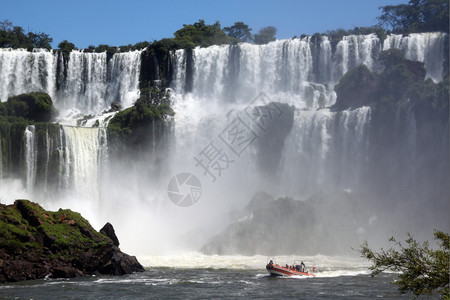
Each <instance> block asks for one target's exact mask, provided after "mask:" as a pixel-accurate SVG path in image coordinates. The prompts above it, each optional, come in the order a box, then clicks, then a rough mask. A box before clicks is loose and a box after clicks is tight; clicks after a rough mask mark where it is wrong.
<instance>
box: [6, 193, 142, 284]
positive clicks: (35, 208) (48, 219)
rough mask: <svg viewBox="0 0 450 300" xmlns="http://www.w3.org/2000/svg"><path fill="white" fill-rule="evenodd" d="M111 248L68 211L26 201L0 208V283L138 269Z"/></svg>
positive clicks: (106, 239)
mask: <svg viewBox="0 0 450 300" xmlns="http://www.w3.org/2000/svg"><path fill="white" fill-rule="evenodd" d="M111 227H112V226H111ZM110 230H111V229H110ZM112 231H114V229H112ZM116 244H118V241H112V240H111V238H109V237H108V236H106V235H105V234H102V233H100V232H97V231H96V230H94V229H93V228H92V226H91V225H90V224H89V222H88V221H87V220H86V219H84V218H83V217H82V216H81V215H80V214H79V213H76V212H73V211H71V210H68V209H60V210H58V211H56V212H51V211H46V210H45V209H43V208H42V207H41V206H39V205H38V204H36V203H33V202H30V201H28V200H17V201H16V202H15V203H14V204H13V205H8V206H7V205H0V266H1V268H0V282H5V281H20V280H27V279H38V278H44V277H45V276H48V275H50V276H51V277H54V278H58V277H63V278H67V277H76V276H82V275H92V274H111V275H122V274H128V273H131V272H138V271H143V270H144V269H143V267H142V266H141V265H140V264H139V262H138V261H137V260H136V258H135V257H132V256H128V255H127V254H124V253H122V252H121V251H120V249H119V248H118V247H117V246H116Z"/></svg>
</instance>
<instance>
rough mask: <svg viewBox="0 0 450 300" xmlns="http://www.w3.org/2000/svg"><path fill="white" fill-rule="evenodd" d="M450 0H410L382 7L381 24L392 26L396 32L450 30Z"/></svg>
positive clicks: (379, 18) (379, 19)
mask: <svg viewBox="0 0 450 300" xmlns="http://www.w3.org/2000/svg"><path fill="white" fill-rule="evenodd" d="M448 3H449V1H448V0H410V1H409V3H408V4H400V5H388V6H382V7H380V8H381V9H382V11H383V13H382V15H381V16H380V17H378V18H377V19H378V21H379V24H380V25H381V26H385V27H389V28H392V31H393V32H395V33H411V32H433V31H442V32H447V33H448V32H449V5H448Z"/></svg>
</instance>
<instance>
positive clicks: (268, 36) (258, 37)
mask: <svg viewBox="0 0 450 300" xmlns="http://www.w3.org/2000/svg"><path fill="white" fill-rule="evenodd" d="M276 33H277V29H276V28H275V27H273V26H267V27H264V28H261V29H260V30H259V31H258V33H256V34H255V35H254V36H253V39H254V41H255V44H258V45H263V44H267V43H269V42H272V41H275V39H276V38H275V34H276Z"/></svg>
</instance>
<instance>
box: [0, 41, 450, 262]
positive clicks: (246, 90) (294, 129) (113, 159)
mask: <svg viewBox="0 0 450 300" xmlns="http://www.w3.org/2000/svg"><path fill="white" fill-rule="evenodd" d="M446 38H448V37H447V36H445V35H439V34H419V35H414V36H412V37H401V36H391V37H388V39H387V40H385V41H384V43H382V42H381V41H380V40H379V39H378V38H377V37H376V36H375V35H368V36H350V37H345V38H344V39H343V40H342V41H340V42H339V43H338V44H337V46H336V48H335V49H332V46H331V43H330V41H329V40H328V39H327V38H324V39H322V41H321V42H320V43H319V44H317V45H315V46H314V47H312V46H311V45H310V41H309V37H307V38H304V39H293V40H279V41H275V42H272V43H269V44H267V45H263V46H256V45H250V44H245V43H244V44H240V45H238V46H228V45H227V46H211V47H208V48H196V49H195V50H193V59H192V66H191V67H192V70H193V72H192V74H189V73H188V72H187V69H189V68H187V65H186V64H188V63H189V62H188V60H187V59H186V57H187V55H188V53H187V51H184V50H177V51H176V52H175V53H173V69H174V74H173V81H172V82H171V89H172V96H171V101H172V106H173V108H174V111H175V113H176V114H175V116H174V117H172V118H170V119H168V120H166V122H165V123H164V124H163V125H161V124H159V125H154V126H150V127H148V128H145V129H144V130H146V131H148V138H147V139H146V141H145V143H143V144H142V145H141V146H140V147H139V148H137V149H134V150H133V151H123V150H120V149H119V150H117V148H115V147H116V146H117V145H112V144H111V141H110V140H109V137H108V135H107V131H106V129H105V128H103V127H102V126H100V127H99V128H84V127H73V125H75V124H76V122H74V119H75V118H74V117H73V116H74V115H77V114H81V115H89V114H90V115H93V116H94V117H93V118H91V120H90V121H89V122H90V123H87V124H93V121H94V120H100V125H104V124H105V123H106V120H105V117H104V114H102V112H104V111H105V110H107V109H108V108H109V106H110V104H111V103H112V102H114V101H117V99H119V100H120V102H121V104H122V105H123V107H128V106H130V105H131V103H133V101H135V100H136V99H137V97H138V78H139V74H138V73H136V70H137V69H139V67H137V66H138V65H139V64H140V60H139V58H138V57H139V55H138V54H139V53H129V54H115V56H116V55H121V56H120V57H119V56H117V57H115V58H113V59H115V61H113V62H112V63H111V62H109V63H111V64H112V66H116V65H117V64H119V62H120V64H119V66H117V68H114V67H112V66H110V67H108V68H106V67H105V66H106V64H108V62H107V61H106V54H105V55H104V57H103V56H101V55H103V54H95V55H98V56H101V57H100V58H99V59H97V60H94V57H92V55H94V54H89V53H81V52H73V53H72V54H71V57H72V56H73V60H71V63H72V64H73V65H72V66H69V70H67V72H68V74H72V75H70V76H73V78H74V80H73V81H70V82H75V79H79V78H82V76H79V74H80V73H81V72H82V70H84V69H90V70H95V72H93V73H92V76H93V77H92V78H88V79H86V78H85V79H84V80H82V81H81V82H79V83H78V85H77V84H73V85H71V86H66V87H65V88H64V89H63V92H61V91H58V92H56V91H54V85H52V84H45V85H44V86H41V87H39V89H43V90H45V89H48V92H49V94H50V95H52V98H53V99H54V102H55V106H56V107H57V108H58V110H59V112H60V118H59V121H60V122H61V123H63V124H65V125H62V126H61V127H60V128H59V130H58V131H57V132H58V133H55V134H54V135H51V134H50V135H49V134H47V141H48V142H46V144H45V147H44V148H43V149H38V148H39V146H38V145H39V143H38V142H37V140H38V139H37V138H36V136H37V132H32V130H34V129H33V128H32V127H29V128H28V130H29V132H30V133H29V139H28V142H27V141H25V142H24V152H25V155H24V157H25V158H24V161H23V164H22V166H23V169H24V173H25V175H24V173H20V172H18V173H20V174H18V175H15V176H12V175H8V174H2V173H1V172H0V175H2V176H0V178H1V179H0V180H1V181H0V185H1V186H0V192H1V194H0V195H1V200H2V203H5V202H7V203H10V202H12V201H13V200H14V199H17V198H30V200H33V201H36V202H38V203H40V204H41V205H43V206H44V207H45V208H46V209H52V210H56V209H58V208H60V207H63V208H71V209H73V210H75V211H78V212H80V213H81V214H82V215H83V216H85V217H86V218H87V219H88V220H89V221H90V222H91V224H92V225H93V226H94V227H95V228H96V229H100V228H101V227H102V226H103V225H104V224H105V223H106V222H111V223H112V224H113V225H114V227H115V230H116V233H117V235H118V237H119V239H120V241H121V248H122V249H123V250H124V251H125V252H129V253H133V254H135V255H146V254H155V255H160V254H165V253H177V252H183V251H193V250H194V251H200V250H201V249H205V248H203V247H204V246H205V245H209V248H208V249H207V250H203V251H204V252H205V251H206V252H208V254H214V253H219V254H248V255H252V254H264V255H270V254H272V253H268V252H274V251H278V250H277V249H271V248H267V247H264V246H255V247H254V248H252V249H251V250H248V249H244V250H240V249H242V243H244V242H245V243H250V244H253V245H255V244H256V245H257V244H258V243H261V239H260V237H261V234H264V232H261V231H259V230H260V228H264V226H266V227H267V228H272V227H276V224H277V223H279V222H281V221H282V220H279V219H274V218H270V217H269V216H270V213H271V211H270V210H269V211H266V212H264V214H261V215H260V216H268V217H267V218H261V219H258V222H255V219H252V218H253V217H252V216H254V214H255V211H256V210H252V206H249V204H250V203H251V201H252V199H255V198H257V197H256V196H255V195H261V192H263V193H265V194H267V195H270V197H269V198H270V199H269V200H267V201H268V202H269V203H271V204H270V205H269V204H264V205H268V206H261V207H263V208H265V209H266V208H267V209H268V208H271V209H273V211H276V212H278V208H279V207H278V204H279V203H283V201H285V202H286V203H288V202H289V203H291V202H290V201H296V202H292V203H300V204H299V213H298V215H294V216H289V218H294V219H296V218H298V219H302V218H307V217H308V216H312V215H314V218H313V219H311V222H307V223H305V224H304V225H303V227H302V228H301V229H299V230H295V227H290V228H286V230H282V229H283V227H280V229H279V230H277V232H276V235H270V236H267V237H266V238H267V239H268V241H269V242H271V241H273V242H275V241H277V240H282V241H284V240H291V239H292V238H298V239H299V240H304V241H308V243H304V244H302V243H292V244H289V246H286V247H284V248H283V250H282V251H281V250H280V251H278V253H277V254H302V253H306V254H314V253H325V252H326V253H328V254H352V253H353V251H352V250H351V248H352V247H354V248H355V247H356V248H357V247H358V245H359V243H361V242H362V241H364V240H368V241H369V242H372V243H375V244H376V245H383V244H384V243H385V242H387V240H388V239H389V237H390V236H392V235H394V236H403V235H404V234H405V233H406V232H411V233H413V234H414V235H415V236H417V237H418V239H429V237H430V236H431V234H432V232H433V229H438V230H439V229H441V230H445V229H447V228H448V227H449V225H450V224H449V219H448V214H447V213H448V211H449V208H450V207H449V203H448V198H449V195H450V193H449V186H448V174H449V158H448V150H449V139H448V137H449V132H448V117H447V123H446V124H445V125H440V124H437V123H436V122H435V120H418V119H417V117H416V116H415V115H414V113H413V112H410V113H407V114H401V113H397V114H396V113H394V114H392V115H389V116H388V117H386V116H380V114H377V113H376V112H373V111H372V110H371V108H370V107H368V106H362V107H359V108H355V109H347V110H342V111H338V110H333V109H330V107H331V106H332V105H333V104H334V103H335V101H336V93H335V91H334V86H335V85H336V84H337V83H338V82H339V79H340V78H342V76H343V75H344V74H345V73H346V72H347V71H348V70H350V69H352V68H353V67H355V66H357V65H360V64H365V65H367V66H368V67H369V68H370V69H371V70H372V71H376V70H377V67H378V65H377V58H378V55H379V53H380V51H381V50H382V49H388V48H400V49H402V50H404V51H405V53H406V57H407V58H409V59H412V60H418V61H421V62H424V63H425V67H426V70H427V78H431V79H432V80H434V81H435V82H439V81H441V80H442V79H443V78H442V73H443V69H442V64H443V62H444V57H443V50H442V48H443V44H444V41H445V40H446ZM415 49H416V50H417V49H419V50H417V51H423V53H422V52H420V53H416V52H414V51H415ZM17 52H19V51H17ZM16 54H17V56H19V57H20V55H22V54H21V53H16ZM34 55H36V56H38V55H39V56H42V58H41V59H42V61H45V62H46V64H48V65H47V67H48V68H47V69H48V71H47V73H49V74H50V77H51V78H47V77H46V78H44V77H42V76H41V77H39V76H38V77H39V78H40V81H36V84H40V82H43V81H44V79H45V80H49V82H53V81H54V80H56V79H55V78H56V77H57V76H56V74H57V71H55V69H54V68H52V67H51V66H55V64H56V62H55V61H57V59H58V58H55V57H54V56H53V55H52V54H50V53H47V52H44V53H37V54H34ZM2 59H6V58H2ZM8 59H11V58H8ZM20 59H22V58H20ZM23 59H24V58H23ZM23 59H22V60H23ZM71 59H72V58H71ZM91 59H92V61H91ZM24 63H26V62H24ZM95 63H99V64H100V66H95ZM93 64H94V65H93ZM50 65H51V66H50ZM133 66H134V67H133ZM111 70H112V71H111ZM11 72H12V73H14V72H16V75H17V77H20V76H28V75H23V74H22V75H21V73H20V72H21V70H15V71H14V70H13V71H11ZM71 72H72V73H71ZM77 72H78V73H77ZM106 74H108V75H107V76H106ZM95 76H98V77H95ZM43 78H44V79H43ZM0 79H1V78H0ZM1 80H3V81H5V82H6V81H7V79H6V78H3V79H1ZM68 82H69V81H68ZM3 86H6V85H3ZM106 90H108V91H109V92H108V93H105V91H106ZM18 92H27V91H22V90H19V89H18V88H11V89H10V90H6V91H2V92H1V93H2V94H1V95H0V96H1V99H2V100H4V99H6V98H7V95H11V94H15V93H18ZM96 115H100V116H97V117H95V116H96ZM383 124H384V126H382V125H383ZM386 124H388V125H386ZM390 124H392V126H390ZM430 134H432V135H433V136H431V137H430ZM32 145H34V146H33V147H32ZM0 146H1V143H0ZM55 149H57V150H58V151H59V152H58V153H59V154H60V155H61V156H60V157H61V158H60V160H59V170H60V173H58V174H57V175H54V177H52V176H51V174H50V173H48V172H47V173H45V172H42V170H40V169H39V168H40V167H39V166H41V165H46V166H47V169H48V168H49V167H48V166H50V165H51V160H52V159H51V157H50V155H48V156H47V158H46V159H47V160H46V163H43V164H40V163H38V161H39V160H40V159H41V158H39V157H41V156H42V155H41V154H40V153H41V152H42V153H44V152H47V153H51V152H53V151H56V150H55ZM0 153H1V152H0ZM27 153H28V156H27ZM0 161H1V160H0ZM183 173H187V174H190V175H193V176H194V177H195V178H197V179H198V181H199V182H200V184H201V186H197V187H196V188H197V189H196V194H195V195H194V194H193V193H194V192H193V190H192V187H193V186H192V185H188V186H186V185H185V186H183V184H181V183H180V185H179V187H180V190H179V191H173V190H172V189H173V186H171V185H169V183H170V182H171V180H172V179H173V178H174V177H176V176H177V175H179V174H183ZM39 174H40V175H39ZM44 174H45V175H44ZM42 176H44V177H46V176H47V177H48V179H46V180H43V178H42ZM177 178H178V177H177ZM179 178H182V177H179ZM51 182H56V184H53V185H52V184H51ZM170 192H172V194H170ZM174 193H175V194H181V195H182V196H186V195H188V194H189V195H191V198H192V199H193V200H195V201H194V202H192V203H191V204H189V205H188V204H186V205H183V206H181V205H179V203H181V202H178V204H177V203H175V202H174V200H173V198H171V195H173V194H174ZM277 199H278V200H277ZM280 199H290V200H282V201H280ZM264 201H266V200H264ZM278 201H280V202H278ZM261 205H262V204H261ZM253 208H254V206H253ZM295 211H296V210H295ZM350 212H351V213H350ZM308 213H309V215H308ZM283 216H286V214H284V215H283V214H280V215H278V217H279V218H280V219H283ZM284 221H286V220H284ZM233 224H241V225H242V226H243V227H244V228H245V229H246V230H247V231H249V232H250V233H254V237H253V238H252V235H251V234H250V235H249V237H247V238H246V239H245V240H241V239H240V238H241V237H239V236H238V235H233V233H232V232H231V231H230V228H231V227H232V226H233ZM283 224H284V223H283ZM286 224H287V225H286V226H289V225H288V224H289V222H287V223H286ZM292 224H293V225H297V223H295V222H294V223H292ZM292 224H291V225H292ZM230 226H231V227H230ZM251 226H254V227H251ZM255 226H256V227H255ZM339 226H342V227H339ZM252 230H253V231H252ZM325 232H328V234H329V235H330V236H332V235H333V234H334V233H335V234H337V235H338V237H339V238H328V239H325V238H323V237H324V236H323V234H324V233H325ZM230 237H232V238H234V243H236V246H229V248H227V249H222V250H221V251H219V250H218V248H217V247H215V246H214V245H213V244H211V242H212V241H215V243H216V244H215V245H219V244H221V243H222V244H224V241H226V239H227V238H230ZM334 250H335V252H333V251H334ZM243 252H244V253H243Z"/></svg>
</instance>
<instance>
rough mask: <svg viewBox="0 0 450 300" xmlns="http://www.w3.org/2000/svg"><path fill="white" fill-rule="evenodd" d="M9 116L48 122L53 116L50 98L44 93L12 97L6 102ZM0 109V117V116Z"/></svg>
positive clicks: (53, 111) (54, 110)
mask: <svg viewBox="0 0 450 300" xmlns="http://www.w3.org/2000/svg"><path fill="white" fill-rule="evenodd" d="M5 105H6V108H7V111H8V115H9V116H13V117H20V118H24V119H27V120H31V121H35V122H49V121H51V120H52V118H53V116H54V115H55V112H56V109H55V107H54V106H53V101H52V98H51V97H50V96H49V95H48V94H46V93H40V92H35V93H27V94H20V95H17V96H12V97H9V98H8V101H7V102H6V104H5ZM1 110H2V109H1V108H0V115H1V114H2V112H1Z"/></svg>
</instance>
